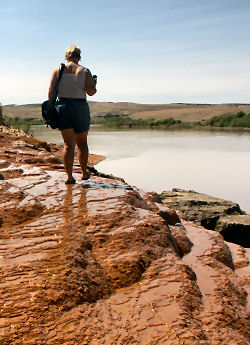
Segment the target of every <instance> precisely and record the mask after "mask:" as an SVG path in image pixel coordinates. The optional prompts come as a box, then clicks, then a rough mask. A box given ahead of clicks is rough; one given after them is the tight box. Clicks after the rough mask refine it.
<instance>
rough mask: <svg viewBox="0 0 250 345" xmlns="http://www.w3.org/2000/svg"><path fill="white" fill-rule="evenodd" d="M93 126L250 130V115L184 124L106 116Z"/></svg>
mask: <svg viewBox="0 0 250 345" xmlns="http://www.w3.org/2000/svg"><path fill="white" fill-rule="evenodd" d="M92 124H100V125H102V126H104V127H110V128H155V129H158V128H159V129H168V128H171V129H188V128H197V129H201V128H213V127H220V128H224V127H237V128H250V114H246V113H244V112H243V111H240V112H238V113H237V114H225V115H221V116H214V117H212V118H211V119H209V120H202V121H199V122H183V121H181V120H175V119H173V118H172V117H169V118H166V119H163V120H155V119H149V120H143V119H132V118H131V117H128V116H126V115H113V114H110V113H108V114H106V115H105V116H104V117H102V118H99V119H92Z"/></svg>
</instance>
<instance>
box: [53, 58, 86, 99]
mask: <svg viewBox="0 0 250 345" xmlns="http://www.w3.org/2000/svg"><path fill="white" fill-rule="evenodd" d="M85 71H86V69H85V68H84V67H82V66H79V65H78V64H76V63H74V62H69V63H67V64H66V65H65V69H64V72H63V76H62V79H61V82H60V85H59V88H58V98H86V92H85V83H86V73H85Z"/></svg>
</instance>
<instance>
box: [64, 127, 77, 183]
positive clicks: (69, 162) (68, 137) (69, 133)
mask: <svg viewBox="0 0 250 345" xmlns="http://www.w3.org/2000/svg"><path fill="white" fill-rule="evenodd" d="M61 133H62V137H63V140H64V148H63V162H64V167H65V170H66V174H67V177H68V179H67V182H70V181H73V180H74V178H73V175H72V171H73V163H74V153H75V146H76V137H75V132H74V130H73V128H70V129H63V130H62V131H61Z"/></svg>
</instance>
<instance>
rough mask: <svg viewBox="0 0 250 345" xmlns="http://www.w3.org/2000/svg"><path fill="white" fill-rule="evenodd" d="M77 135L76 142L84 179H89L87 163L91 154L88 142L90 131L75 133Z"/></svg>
mask: <svg viewBox="0 0 250 345" xmlns="http://www.w3.org/2000/svg"><path fill="white" fill-rule="evenodd" d="M75 136H76V144H77V146H78V149H79V162H80V166H81V170H82V179H87V178H88V174H87V163H88V155H89V148H88V142H87V136H88V132H83V133H75Z"/></svg>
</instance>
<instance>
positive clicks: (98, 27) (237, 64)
mask: <svg viewBox="0 0 250 345" xmlns="http://www.w3.org/2000/svg"><path fill="white" fill-rule="evenodd" d="M0 16H1V19H0V37H1V54H0V102H1V103H2V104H4V105H6V104H29V103H40V102H42V101H44V100H46V99H47V91H48V86H49V80H50V76H51V73H52V71H53V69H54V68H55V67H56V65H58V64H60V63H61V62H64V52H65V48H66V47H67V46H69V45H72V44H76V45H78V46H80V48H81V50H82V60H81V64H82V65H83V66H86V67H88V68H89V69H90V70H91V72H92V73H93V74H97V76H98V92H97V93H96V95H94V96H93V97H89V100H93V101H106V102H124V101H125V102H135V103H145V104H156V103H161V104H166V103H250V20H249V18H250V0H210V1H208V0H126V1H121V0H105V1H103V0H92V1H79V0H75V1H74V2H70V1H65V0H22V1H20V0H12V1H6V0H0Z"/></svg>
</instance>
